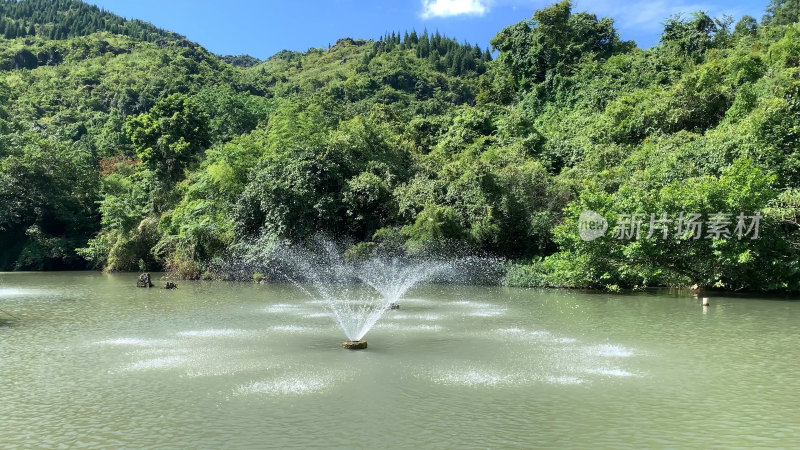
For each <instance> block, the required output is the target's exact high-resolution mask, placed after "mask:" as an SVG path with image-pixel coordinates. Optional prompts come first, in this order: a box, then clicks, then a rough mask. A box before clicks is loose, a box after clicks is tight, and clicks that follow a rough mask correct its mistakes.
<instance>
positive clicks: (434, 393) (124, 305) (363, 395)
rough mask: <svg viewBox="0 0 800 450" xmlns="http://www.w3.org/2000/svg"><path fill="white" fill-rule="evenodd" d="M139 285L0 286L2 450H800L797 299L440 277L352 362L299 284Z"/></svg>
mask: <svg viewBox="0 0 800 450" xmlns="http://www.w3.org/2000/svg"><path fill="white" fill-rule="evenodd" d="M154 280H155V283H156V285H157V286H162V285H163V281H162V280H160V275H154ZM135 285H136V274H114V275H109V274H101V273H95V272H67V273H3V274H0V308H2V311H0V320H2V322H0V443H3V444H4V445H10V446H14V445H17V444H27V445H30V446H35V447H58V446H107V447H122V446H128V447H143V446H154V447H193V448H198V447H203V448H208V447H214V448H220V447H236V448H238V447H295V448H308V447H328V448H329V447H368V448H386V447H406V448H408V447H424V448H429V447H438V448H444V447H447V448H461V447H494V448H496V447H514V446H516V447H525V448H529V447H552V446H572V447H588V446H593V447H631V448H641V447H644V446H648V447H653V446H681V447H686V446H692V447H711V446H759V447H763V446H794V445H797V443H798V442H800V441H798V439H799V438H798V436H800V400H799V399H798V397H797V396H798V394H800V358H798V356H800V320H799V319H800V303H799V302H795V301H786V300H780V299H756V298H745V297H735V298H734V297H713V296H712V298H711V306H710V307H707V308H704V307H702V306H701V305H700V302H699V300H697V299H694V298H692V297H691V296H689V295H687V294H686V293H674V292H669V291H657V292H648V293H638V294H596V293H579V292H573V291H560V290H522V289H505V288H497V287H467V286H442V285H427V286H420V287H417V288H415V289H412V290H411V291H409V292H408V294H407V295H406V296H405V298H403V299H402V301H401V302H400V309H399V310H392V311H387V312H386V314H385V315H384V316H383V317H382V318H381V320H380V321H379V322H378V323H377V325H376V326H375V328H374V329H372V330H371V331H370V332H369V333H368V334H367V335H366V337H365V339H366V340H367V341H368V342H369V348H368V349H366V350H360V351H352V350H345V349H342V348H341V343H342V341H343V340H344V335H343V334H342V332H341V331H340V330H339V329H338V328H337V326H336V324H335V322H334V320H333V318H332V317H331V315H330V313H329V311H328V310H327V308H326V305H325V304H324V303H322V302H319V301H316V300H314V299H312V298H309V296H308V294H307V293H305V292H303V291H302V290H301V289H298V288H296V287H294V286H292V285H289V284H278V285H258V284H251V283H225V282H187V281H183V282H178V289H177V290H164V289H149V290H148V289H138V288H136V287H135Z"/></svg>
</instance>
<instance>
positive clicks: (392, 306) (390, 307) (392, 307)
mask: <svg viewBox="0 0 800 450" xmlns="http://www.w3.org/2000/svg"><path fill="white" fill-rule="evenodd" d="M389 309H400V304H399V303H392V304H391V305H389Z"/></svg>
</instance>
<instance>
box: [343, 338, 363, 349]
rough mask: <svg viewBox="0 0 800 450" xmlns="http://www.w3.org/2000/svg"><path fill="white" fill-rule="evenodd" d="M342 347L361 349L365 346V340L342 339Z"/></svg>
mask: <svg viewBox="0 0 800 450" xmlns="http://www.w3.org/2000/svg"><path fill="white" fill-rule="evenodd" d="M342 348H346V349H348V350H362V349H365V348H367V341H365V340H363V339H362V340H360V341H344V342H342Z"/></svg>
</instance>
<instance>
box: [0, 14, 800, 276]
mask: <svg viewBox="0 0 800 450" xmlns="http://www.w3.org/2000/svg"><path fill="white" fill-rule="evenodd" d="M18 3H26V2H18ZM33 3H34V2H31V4H33ZM62 3H63V4H65V5H66V4H69V5H74V4H75V2H58V4H62ZM7 6H8V4H4V7H7ZM15 6H16V7H17V8H20V6H19V5H15ZM791 7H792V4H791V2H785V1H773V3H771V4H770V6H769V13H768V14H767V17H765V19H764V20H762V22H760V23H759V22H758V21H756V20H755V19H753V18H749V17H744V18H742V19H741V20H740V21H738V22H737V23H736V24H733V23H731V22H727V21H724V20H716V19H713V18H710V17H708V16H707V15H705V14H703V13H697V14H694V15H692V16H689V17H688V18H684V19H680V18H671V19H668V20H667V21H666V22H665V27H664V33H663V35H662V39H661V43H660V45H658V46H657V47H655V48H652V49H648V50H641V49H638V48H637V47H636V46H635V44H634V43H632V42H623V41H620V40H619V38H618V34H617V32H616V30H615V29H614V26H613V21H612V20H610V19H607V18H598V17H596V16H594V15H592V14H589V13H583V12H575V11H573V9H572V5H571V4H570V3H569V2H566V1H564V2H561V3H558V4H555V5H552V6H550V7H548V8H545V9H542V10H539V11H536V12H535V13H534V16H533V19H532V20H531V21H524V22H521V23H519V24H515V25H511V26H509V27H507V28H505V29H503V30H500V32H499V33H498V35H497V37H496V38H495V39H494V40H493V41H492V44H493V46H494V47H495V48H496V49H497V50H499V56H498V58H497V60H495V61H492V58H491V55H490V53H489V52H488V51H487V50H485V49H480V48H477V47H476V46H472V45H468V44H461V43H459V42H458V41H455V40H453V39H449V38H446V37H443V36H441V35H439V34H438V33H427V32H423V33H417V32H413V33H405V34H403V35H402V36H401V35H399V34H390V35H388V36H385V37H383V38H382V39H380V40H378V41H364V40H358V39H349V38H344V39H340V40H339V41H338V42H337V44H336V45H334V46H332V47H331V48H329V49H311V50H309V51H308V52H304V53H297V52H288V51H285V52H281V53H279V54H277V55H275V56H273V57H272V58H270V59H268V60H266V61H264V62H258V61H252V60H247V61H246V63H243V64H237V65H236V66H232V65H230V64H228V63H226V62H225V60H223V59H221V58H220V57H217V56H215V55H212V54H210V53H208V52H207V51H205V50H204V49H202V48H201V47H199V46H197V45H195V44H192V43H190V42H187V41H185V40H183V39H180V38H174V39H161V38H158V39H155V38H154V36H156V35H157V36H159V37H162V34H160V33H162V32H160V31H158V30H156V31H153V30H150V29H149V28H148V27H147V26H142V27H143V28H141V30H142V32H141V33H143V34H137V32H130V33H127V34H114V33H109V32H107V31H100V30H106V28H105V27H106V25H103V28H97V27H96V28H95V29H94V32H91V33H89V31H91V30H92V29H91V27H88V28H86V27H82V26H81V27H78V28H76V31H74V32H73V31H69V32H68V33H67V34H69V33H74V34H73V35H72V36H74V37H70V38H69V39H63V40H61V39H50V38H49V35H48V36H42V35H39V34H40V33H37V35H36V36H26V37H16V38H14V39H6V40H2V41H0V69H2V70H3V71H2V72H0V97H2V99H3V100H4V101H2V103H0V105H2V106H1V107H0V131H1V133H0V158H2V159H0V239H2V241H3V242H4V243H6V245H4V246H3V248H2V249H1V250H0V268H2V269H53V268H67V267H70V268H74V267H82V266H83V265H85V264H90V265H93V266H95V267H102V268H105V269H108V270H137V269H140V268H143V269H144V268H146V269H155V268H159V267H163V268H166V269H168V270H171V271H173V272H175V273H176V274H179V275H181V276H185V277H190V278H196V277H201V276H229V275H230V273H225V272H226V271H227V272H229V270H228V269H230V263H231V261H238V262H240V263H242V264H244V265H242V266H240V267H239V269H242V270H239V272H238V275H237V276H244V277H247V276H250V275H252V273H250V274H248V273H247V270H250V271H251V272H252V270H253V267H256V266H258V265H259V264H262V263H264V261H266V260H268V259H269V258H268V256H269V255H268V253H269V248H270V245H272V243H274V242H276V241H278V240H281V239H290V240H302V239H306V238H309V237H310V236H312V235H314V234H315V233H317V232H319V231H324V232H327V233H329V234H332V235H336V236H340V237H343V238H344V237H346V238H348V239H350V240H352V241H353V242H354V245H353V246H352V248H351V249H350V251H349V252H348V255H349V256H350V257H359V256H361V255H365V254H369V253H370V252H373V251H380V250H382V249H392V251H402V252H410V253H417V252H425V251H427V249H429V248H430V247H432V246H434V247H435V246H437V245H438V244H437V243H441V242H453V241H460V242H461V243H462V244H463V245H464V246H469V247H472V248H474V249H476V250H480V251H486V252H491V253H495V254H498V255H502V256H506V257H509V258H511V259H512V260H514V261H516V263H515V264H511V265H509V271H508V275H507V278H506V281H507V283H509V284H512V285H525V286H570V287H605V288H612V289H614V288H618V287H641V286H649V285H688V284H695V283H696V284H700V285H704V286H718V287H724V288H729V289H767V290H798V289H800V257H798V252H797V249H798V248H800V235H798V219H797V218H798V217H800V192H798V190H797V188H798V183H799V182H800V178H798V177H800V165H798V156H799V155H800V153H798V150H800V148H798V145H799V142H800V141H798V137H800V114H798V112H800V111H798V109H799V108H800V106H798V105H800V69H799V68H798V64H799V62H800V27H798V25H797V24H796V20H797V18H796V15H794V16H793V15H792V10H791ZM23 9H24V8H23ZM94 14H96V12H95V13H94ZM30 17H33V15H32V14H30ZM5 19H8V20H24V17H23V16H22V15H21V13H19V14H16V15H14V16H13V17H12V16H9V17H5V18H4V20H5ZM792 19H794V22H792ZM42 20H44V19H42ZM114 20H115V19H109V21H110V22H114ZM42 23H44V21H43V22H42ZM48 23H49V22H48ZM87 23H88V22H87ZM92 23H94V19H92ZM126 23H131V22H126ZM26 26H27V25H26ZM37 26H38V25H37ZM130 26H133V25H130ZM34 28H36V26H35V27H34ZM45 28H46V27H45ZM45 28H43V29H45ZM147 30H150V31H147ZM148 33H151V34H148ZM152 33H155V34H152ZM34 60H35V61H34ZM226 60H228V61H232V62H233V60H231V59H230V58H226ZM583 210H593V211H596V212H598V213H600V214H601V215H602V216H603V217H604V218H606V219H607V220H608V225H609V230H610V231H609V235H608V236H606V237H604V238H602V239H597V240H593V241H584V240H582V239H580V237H579V234H578V225H577V220H578V218H579V216H580V214H581V212H582V211H583ZM681 212H683V213H698V214H701V215H702V216H703V217H706V218H708V217H710V216H711V215H713V214H716V213H727V214H731V216H725V217H728V220H731V221H733V223H732V224H731V225H730V227H729V231H730V232H731V234H732V235H733V236H732V237H730V238H725V236H716V237H717V238H716V239H713V238H706V236H705V230H704V235H703V236H702V237H701V238H698V239H695V238H694V237H693V236H691V235H687V234H685V233H683V234H682V233H680V232H676V230H675V229H674V227H676V226H677V225H678V224H677V222H675V219H677V218H678V215H679V213H681ZM662 213H665V214H668V218H669V220H672V222H671V224H672V226H673V229H670V230H669V233H668V234H669V238H663V237H662V235H661V234H660V229H658V230H659V233H649V232H648V228H649V221H650V214H654V217H656V216H658V217H659V218H661V214H662ZM740 213H742V214H746V215H747V216H748V217H752V216H755V215H756V214H760V217H761V222H760V227H759V232H760V236H759V238H758V239H750V237H752V236H745V237H746V239H738V238H737V236H736V233H735V229H734V226H735V225H736V217H737V215H739V214H740ZM630 214H641V215H642V216H641V217H644V218H646V220H643V222H646V223H643V224H642V228H641V230H642V231H643V232H642V233H640V236H639V238H638V239H615V238H613V237H612V235H613V233H614V232H615V231H619V229H620V227H621V226H624V225H625V219H626V217H627V218H630V216H626V215H630ZM637 217H639V216H637ZM723 218H724V217H723ZM751 231H752V230H751ZM76 249H78V250H77V251H76ZM248 264H250V265H248ZM226 268H227V269H226ZM765 268H768V270H765Z"/></svg>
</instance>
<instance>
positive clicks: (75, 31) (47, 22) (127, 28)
mask: <svg viewBox="0 0 800 450" xmlns="http://www.w3.org/2000/svg"><path fill="white" fill-rule="evenodd" d="M0 17H2V20H0V36H5V38H6V39H14V38H17V37H26V36H43V37H46V38H49V39H67V38H71V37H77V36H86V35H89V34H92V33H96V32H98V31H107V32H109V33H114V34H121V35H125V36H130V37H132V38H135V39H137V40H143V41H150V42H155V41H158V40H160V39H183V37H182V36H180V35H178V34H176V33H172V32H169V31H165V30H162V29H160V28H156V27H154V26H153V25H151V24H149V23H147V22H143V21H141V20H125V19H124V18H122V17H119V16H117V15H115V14H111V13H109V12H106V11H102V10H100V8H98V7H97V6H94V5H89V4H86V3H83V2H81V1H78V0H2V1H0Z"/></svg>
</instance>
